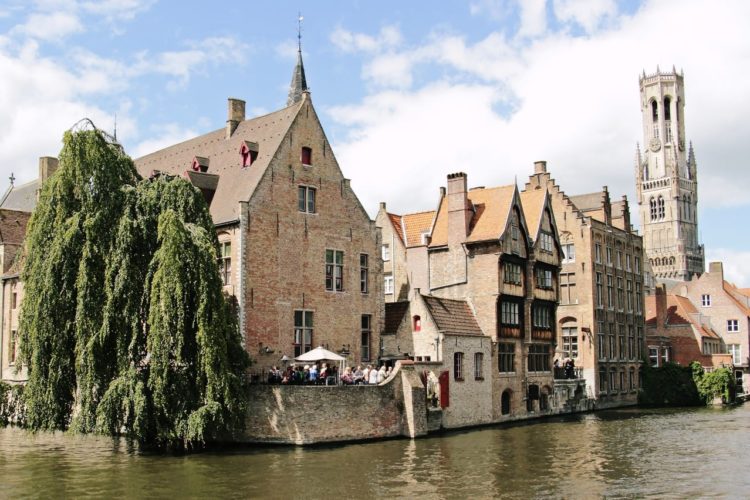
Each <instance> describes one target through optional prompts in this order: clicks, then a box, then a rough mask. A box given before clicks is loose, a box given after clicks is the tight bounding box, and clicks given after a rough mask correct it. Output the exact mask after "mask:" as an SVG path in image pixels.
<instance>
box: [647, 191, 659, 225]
mask: <svg viewBox="0 0 750 500" xmlns="http://www.w3.org/2000/svg"><path fill="white" fill-rule="evenodd" d="M648 206H649V215H650V216H651V220H656V219H657V217H658V213H657V210H656V200H655V199H654V197H653V196H652V197H651V198H649V200H648Z"/></svg>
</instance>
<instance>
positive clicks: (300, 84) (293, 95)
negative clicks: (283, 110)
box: [286, 15, 308, 106]
mask: <svg viewBox="0 0 750 500" xmlns="http://www.w3.org/2000/svg"><path fill="white" fill-rule="evenodd" d="M302 19H303V18H302V15H300V16H299V18H298V19H297V65H296V66H295V67H294V72H293V73H292V82H291V83H290V84H289V97H287V100H286V105H287V106H291V105H292V104H294V103H297V102H299V101H300V100H302V94H303V93H304V92H307V90H308V88H307V79H306V78H305V66H304V65H303V64H302Z"/></svg>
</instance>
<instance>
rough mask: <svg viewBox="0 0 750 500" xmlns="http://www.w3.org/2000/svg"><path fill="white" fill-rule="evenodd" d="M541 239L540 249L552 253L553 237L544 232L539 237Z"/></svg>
mask: <svg viewBox="0 0 750 500" xmlns="http://www.w3.org/2000/svg"><path fill="white" fill-rule="evenodd" d="M539 239H540V248H541V249H542V251H543V252H549V253H552V249H553V248H554V240H553V239H552V235H551V234H549V233H545V232H542V233H540V235H539Z"/></svg>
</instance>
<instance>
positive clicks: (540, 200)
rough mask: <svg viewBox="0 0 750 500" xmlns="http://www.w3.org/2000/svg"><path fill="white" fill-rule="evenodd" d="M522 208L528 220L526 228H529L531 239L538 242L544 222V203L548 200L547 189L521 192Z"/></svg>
mask: <svg viewBox="0 0 750 500" xmlns="http://www.w3.org/2000/svg"><path fill="white" fill-rule="evenodd" d="M520 196H521V206H522V207H523V215H524V217H525V218H526V226H527V227H528V228H529V232H530V233H531V237H532V238H533V239H534V240H536V239H537V236H538V235H539V226H540V224H541V222H542V212H543V210H544V201H545V200H546V196H547V190H546V189H533V190H526V191H521V193H520Z"/></svg>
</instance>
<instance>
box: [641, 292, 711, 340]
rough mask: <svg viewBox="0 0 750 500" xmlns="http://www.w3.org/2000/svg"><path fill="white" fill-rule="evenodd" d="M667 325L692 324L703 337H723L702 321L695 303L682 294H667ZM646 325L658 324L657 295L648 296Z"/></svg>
mask: <svg viewBox="0 0 750 500" xmlns="http://www.w3.org/2000/svg"><path fill="white" fill-rule="evenodd" d="M666 298H667V310H666V326H680V325H687V326H692V327H693V328H694V329H695V331H697V332H698V333H699V334H700V335H701V336H702V337H709V338H713V339H720V338H721V337H720V336H719V335H718V334H717V333H716V332H715V331H713V329H711V328H709V327H707V326H706V325H704V324H703V323H701V322H700V320H699V317H700V313H699V311H698V309H696V308H695V305H693V303H692V302H691V301H690V299H688V298H687V297H682V296H680V295H673V294H667V297H666ZM646 317H647V319H646V325H647V326H654V327H655V326H657V324H656V321H657V320H656V296H654V295H649V296H647V297H646Z"/></svg>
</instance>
